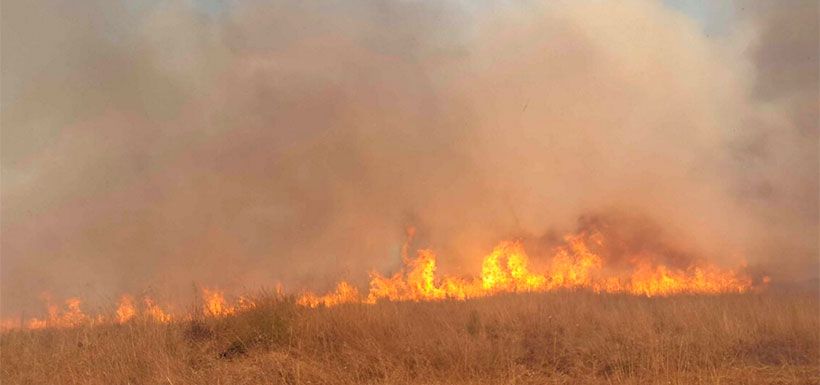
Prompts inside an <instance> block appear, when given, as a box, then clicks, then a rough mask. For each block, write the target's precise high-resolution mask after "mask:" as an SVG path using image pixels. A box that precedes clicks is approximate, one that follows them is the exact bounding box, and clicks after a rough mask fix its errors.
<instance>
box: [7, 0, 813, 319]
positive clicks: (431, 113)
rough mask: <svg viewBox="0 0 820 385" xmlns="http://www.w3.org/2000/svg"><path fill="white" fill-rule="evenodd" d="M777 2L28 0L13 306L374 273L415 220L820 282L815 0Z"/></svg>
mask: <svg viewBox="0 0 820 385" xmlns="http://www.w3.org/2000/svg"><path fill="white" fill-rule="evenodd" d="M769 3H770V4H762V5H761V4H758V5H755V6H748V5H746V3H741V4H737V5H736V6H735V7H734V8H735V14H734V16H735V17H734V18H733V20H732V21H731V22H727V23H729V24H730V25H727V26H726V28H725V31H724V33H721V34H719V35H717V36H714V35H711V36H710V35H707V34H706V33H705V32H704V30H703V29H702V28H701V26H700V25H698V23H697V22H696V21H695V20H693V19H692V18H690V17H689V16H686V15H684V14H682V13H680V12H678V11H676V10H674V9H672V8H669V7H667V6H665V5H664V4H663V3H661V2H649V1H622V2H617V3H611V2H554V3H553V2H551V3H547V4H537V3H529V2H521V3H514V4H513V3H504V4H501V3H499V4H497V5H488V4H476V3H472V2H440V1H429V2H426V1H422V2H405V1H390V2H371V1H338V2H336V1H328V2H301V1H284V2H280V1H277V2H253V1H252V2H247V3H245V2H243V3H230V4H229V5H220V6H215V5H212V4H211V5H204V6H203V5H199V4H194V3H189V2H157V3H155V4H147V3H144V2H138V3H125V2H122V3H120V2H111V1H85V2H62V1H40V2H36V3H33V2H29V1H5V2H4V3H3V8H2V212H1V213H2V227H1V229H2V230H1V232H0V234H2V266H1V268H2V275H1V277H2V281H1V283H0V289H2V310H3V311H6V312H12V311H15V312H16V311H26V310H27V309H34V308H35V307H34V306H36V303H37V301H38V295H39V293H41V292H43V291H49V292H51V293H53V294H54V295H55V296H68V295H85V296H86V297H89V296H90V298H91V299H92V300H93V299H95V298H96V299H100V300H103V299H104V300H110V299H111V298H113V297H115V296H116V295H118V294H119V293H121V292H139V291H140V290H155V291H157V292H162V293H165V295H170V294H168V293H172V292H185V293H186V294H187V293H190V287H191V285H192V283H193V284H199V285H215V286H220V287H224V288H236V289H239V288H243V287H244V288H253V287H258V286H264V285H267V286H270V285H272V284H274V283H277V282H279V283H283V284H284V285H285V287H288V288H294V289H299V288H306V287H309V288H314V289H325V288H327V287H328V286H327V285H330V284H331V283H332V282H333V281H335V280H336V279H338V278H340V277H345V278H349V279H352V280H353V281H354V282H362V280H363V279H364V278H365V277H366V274H367V272H368V271H369V270H370V269H378V270H382V271H385V270H388V271H389V270H390V269H392V268H395V267H396V266H397V265H398V264H399V263H400V258H399V254H400V252H399V248H400V247H401V244H402V242H403V239H404V232H405V227H406V226H408V225H413V226H416V228H417V229H418V237H417V241H416V242H417V243H418V244H419V246H424V247H433V248H435V249H436V250H437V251H439V253H440V254H441V255H442V261H441V263H442V269H445V270H450V271H463V270H464V269H467V268H472V267H473V266H474V265H475V261H476V260H477V259H478V258H480V257H481V256H482V254H483V253H486V252H487V251H488V250H489V249H490V248H491V247H492V245H493V244H494V243H495V242H497V241H498V240H500V239H503V238H508V237H524V238H527V239H533V240H534V241H533V242H535V243H538V242H547V243H549V241H550V240H551V239H557V238H558V237H560V235H561V234H563V233H564V232H568V231H573V230H575V229H577V228H579V227H580V228H585V227H587V226H599V225H600V224H601V223H607V226H610V227H608V228H611V227H612V226H614V227H615V228H618V226H619V225H618V224H623V225H622V226H628V229H625V230H619V231H620V233H621V234H624V233H625V234H628V239H630V242H636V241H638V240H642V239H644V240H646V241H647V242H649V243H650V244H651V245H662V246H658V247H663V248H666V247H669V246H668V245H675V247H674V248H670V250H671V249H674V250H683V251H681V253H683V254H687V255H688V254H693V255H699V256H705V257H707V258H709V259H710V260H712V261H714V262H716V263H725V264H730V265H731V264H736V263H737V262H738V261H739V260H740V259H745V260H747V261H748V262H749V268H750V269H753V270H755V271H759V272H761V273H765V274H769V275H771V276H772V278H773V280H774V282H783V283H799V282H805V281H806V280H810V279H816V277H817V272H818V263H817V262H818V210H819V209H818V105H820V104H818V100H819V99H818V22H817V15H818V12H817V4H816V2H812V1H805V2H797V1H794V2H782V3H781V2H774V1H772V2H769ZM644 229H645V230H646V231H643V230H644ZM650 235H651V236H650ZM539 240H540V241H539ZM630 247H631V246H630ZM652 247H654V246H652ZM676 253H677V251H676ZM465 273H469V272H465Z"/></svg>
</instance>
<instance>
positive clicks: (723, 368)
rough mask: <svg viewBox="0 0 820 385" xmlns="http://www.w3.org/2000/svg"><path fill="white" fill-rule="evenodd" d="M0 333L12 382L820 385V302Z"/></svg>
mask: <svg viewBox="0 0 820 385" xmlns="http://www.w3.org/2000/svg"><path fill="white" fill-rule="evenodd" d="M257 302H258V303H259V306H257V307H256V308H255V309H252V310H249V311H245V312H242V313H239V314H236V315H234V316H230V317H224V318H214V317H195V318H194V319H192V320H190V321H185V322H178V323H174V324H168V325H163V324H156V323H151V322H147V321H138V320H135V321H132V322H129V323H127V324H123V325H104V326H95V327H80V328H75V329H62V330H40V331H11V332H6V333H4V334H3V335H2V336H0V360H1V361H0V363H1V365H0V370H1V372H0V373H1V374H2V377H0V380H2V383H3V384H371V383H372V384H577V383H607V384H610V383H611V384H718V383H719V384H758V383H760V384H769V383H782V384H800V383H805V384H816V383H820V367H818V366H819V365H820V346H819V345H820V307H819V306H818V298H817V296H816V295H815V294H794V293H791V294H789V293H781V294H775V293H770V294H742V295H719V296H674V297H668V298H644V297H635V296H628V295H597V294H592V293H585V292H563V293H547V294H527V295H504V296H498V297H491V298H486V299H480V300H471V301H467V302H458V301H442V302H423V303H413V302H404V303H379V304H376V305H343V306H338V307H334V308H319V309H307V308H302V307H299V306H296V305H295V304H294V303H293V301H292V300H291V299H287V298H285V299H283V298H273V297H269V298H261V299H259V300H258V301H257Z"/></svg>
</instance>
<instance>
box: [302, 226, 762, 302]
mask: <svg viewBox="0 0 820 385" xmlns="http://www.w3.org/2000/svg"><path fill="white" fill-rule="evenodd" d="M408 235H409V236H410V237H412V232H408ZM590 240H592V241H593V242H594V241H596V237H594V236H590V237H586V236H583V235H575V236H568V237H566V238H565V241H566V244H565V245H564V246H562V247H559V248H558V249H557V250H556V252H555V253H554V255H553V256H552V258H551V260H550V262H549V264H548V265H547V266H546V268H545V269H543V270H544V271H543V272H542V273H536V272H533V271H531V270H530V267H529V257H528V256H527V253H526V252H525V251H524V248H523V246H522V244H521V243H520V242H516V241H504V242H501V243H500V244H498V245H497V246H496V247H495V248H494V249H493V250H492V252H491V253H490V254H489V255H487V256H486V257H485V258H484V260H483V262H482V264H481V275H480V276H479V277H477V278H461V277H452V276H443V277H440V278H438V277H437V275H436V269H437V264H436V258H437V257H436V254H435V253H434V252H433V251H432V250H428V249H423V250H419V251H418V252H417V255H416V257H415V258H407V256H406V255H405V256H404V258H403V262H404V266H403V268H402V269H401V270H400V271H399V272H397V273H396V274H394V275H392V276H390V277H385V276H383V275H381V274H379V273H378V272H373V273H371V274H370V287H369V292H368V294H367V295H366V296H362V295H360V294H359V292H358V290H357V289H356V288H355V287H354V286H352V285H350V284H349V283H347V282H344V281H342V282H340V283H339V284H338V285H337V287H336V289H335V290H334V291H332V292H330V293H328V294H325V295H321V296H320V295H316V294H314V293H311V292H307V293H304V294H303V295H302V296H301V297H300V299H299V301H298V302H299V304H301V305H304V306H309V307H318V306H335V305H338V304H342V303H375V302H378V301H380V300H388V301H431V300H443V299H455V300H465V299H468V298H478V297H486V296H490V295H494V294H499V293H520V292H548V291H554V290H559V289H587V290H591V291H594V292H597V293H628V294H634V295H645V296H650V297H651V296H666V295H673V294H681V293H692V294H718V293H742V292H746V291H749V290H750V289H752V287H753V285H752V280H751V278H749V277H748V276H746V275H745V274H742V273H741V272H740V271H735V270H726V269H721V268H719V267H717V266H715V265H711V264H707V263H701V264H694V265H691V266H687V267H685V268H679V267H672V266H667V265H665V264H662V263H655V262H653V259H652V258H641V257H634V258H631V259H629V260H628V263H627V264H628V266H626V268H625V269H624V268H621V269H613V268H612V267H611V266H607V264H606V263H605V261H604V259H603V258H601V257H600V256H599V255H597V254H596V253H594V252H593V251H591V250H590V248H589V247H588V245H587V241H590ZM408 243H409V241H408ZM402 250H403V253H406V251H407V244H405V247H403V248H402ZM765 283H768V279H767V278H764V284H765Z"/></svg>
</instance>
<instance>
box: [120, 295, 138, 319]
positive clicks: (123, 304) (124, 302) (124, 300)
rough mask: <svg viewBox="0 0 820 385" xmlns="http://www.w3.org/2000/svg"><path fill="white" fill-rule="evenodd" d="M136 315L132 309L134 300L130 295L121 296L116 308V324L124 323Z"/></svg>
mask: <svg viewBox="0 0 820 385" xmlns="http://www.w3.org/2000/svg"><path fill="white" fill-rule="evenodd" d="M136 314H137V311H136V310H135V309H134V300H133V299H132V298H131V296H130V295H127V294H126V295H123V296H122V297H120V304H119V306H117V322H118V323H125V322H128V320H130V319H131V318H134V316H135V315H136Z"/></svg>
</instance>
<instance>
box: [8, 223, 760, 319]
mask: <svg viewBox="0 0 820 385" xmlns="http://www.w3.org/2000/svg"><path fill="white" fill-rule="evenodd" d="M414 234H415V230H414V229H413V228H409V229H408V230H407V241H406V242H405V243H404V245H403V246H402V249H401V253H402V262H403V263H402V265H403V266H402V268H401V269H400V270H399V271H398V272H396V273H395V274H393V275H390V276H384V275H382V274H380V273H378V272H375V271H374V272H371V273H370V281H369V288H368V291H367V293H366V294H363V293H360V291H359V289H357V288H356V286H354V285H353V284H351V283H349V282H347V281H340V282H339V283H338V284H337V285H336V287H335V289H334V290H333V291H331V292H330V293H327V294H324V295H318V294H315V293H312V292H305V293H303V294H302V295H301V296H299V298H298V299H297V303H298V304H299V305H302V306H305V307H309V308H316V307H320V306H326V307H330V306H336V305H340V304H345V303H363V304H373V303H376V302H379V301H435V300H445V299H450V300H466V299H470V298H479V297H486V296H491V295H495V294H499V293H522V292H548V291H554V290H567V289H569V290H576V289H583V290H590V291H593V292H597V293H627V294H633V295H643V296H650V297H651V296H666V295H674V294H681V293H692V294H718V293H742V292H746V291H749V290H752V289H756V288H757V286H755V285H753V281H752V279H751V278H750V277H749V276H748V275H746V274H745V273H743V270H742V269H738V270H728V269H721V268H719V267H718V266H715V265H712V264H708V263H705V262H692V261H690V263H687V264H686V266H684V267H681V266H677V265H676V266H671V265H668V264H664V263H661V262H659V261H658V258H655V257H653V256H652V255H643V254H638V255H634V256H631V257H630V258H625V259H623V260H621V261H620V263H619V264H615V263H612V262H611V261H609V262H608V261H607V259H605V258H602V257H601V256H600V255H599V254H598V253H596V252H595V251H594V250H595V248H594V246H596V245H601V244H602V240H601V237H600V236H599V235H598V234H592V235H588V234H583V233H582V234H576V235H570V236H567V237H565V239H564V243H563V245H561V246H559V247H557V248H556V249H555V250H554V252H553V253H552V255H551V257H550V258H548V261H547V262H546V263H545V264H543V266H540V268H539V269H533V268H531V267H530V258H529V256H528V255H527V253H526V252H525V250H524V246H523V245H522V243H521V242H519V241H503V242H501V243H499V244H498V245H497V246H496V247H495V248H493V249H492V251H491V252H490V253H489V254H488V255H487V256H485V257H484V259H483V261H482V263H481V269H480V275H478V276H475V277H460V276H447V275H444V276H439V275H438V274H437V269H438V265H437V256H436V254H435V252H433V251H432V250H430V249H421V250H418V251H417V252H416V255H415V256H414V257H410V255H409V253H410V243H411V241H412V239H413V236H414ZM770 281H771V280H770V279H769V277H763V278H762V282H761V283H760V285H761V287H762V286H765V285H768V284H769V282H770ZM276 293H277V294H279V295H284V290H283V289H282V288H281V286H278V285H277V287H276ZM201 299H202V307H201V315H202V316H206V317H224V316H228V315H231V314H235V313H237V312H241V311H244V310H247V309H251V308H253V307H255V306H256V304H255V303H254V302H253V301H252V300H250V299H248V298H247V297H242V296H240V297H238V299H237V300H236V301H233V302H230V301H228V300H227V299H226V297H225V294H224V293H223V292H222V291H220V290H218V289H214V288H202V289H201ZM43 300H44V302H45V303H46V308H47V314H48V315H47V317H45V318H31V319H28V320H25V321H24V320H23V319H22V318H20V319H3V320H1V321H0V330H8V329H16V328H27V329H42V328H67V327H77V326H81V325H91V324H99V323H110V324H125V323H128V322H132V321H139V320H141V321H150V322H158V323H169V322H172V321H174V320H179V319H185V318H186V317H188V318H190V317H191V316H192V315H190V314H189V315H183V316H179V315H172V313H171V312H169V311H168V310H167V309H166V308H163V307H161V306H160V305H158V304H157V303H156V302H155V301H154V300H153V299H152V298H150V297H148V296H143V297H142V301H141V303H140V301H136V300H135V299H134V297H133V296H131V295H127V294H126V295H122V296H121V297H120V298H119V301H118V303H117V307H116V310H115V311H114V312H113V313H112V314H110V315H95V316H90V315H87V314H85V313H84V312H83V311H82V309H81V304H82V302H81V301H80V299H79V298H69V299H67V300H66V301H65V303H64V305H63V306H62V307H60V306H57V305H54V304H52V302H51V299H50V296H48V295H44V296H43Z"/></svg>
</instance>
